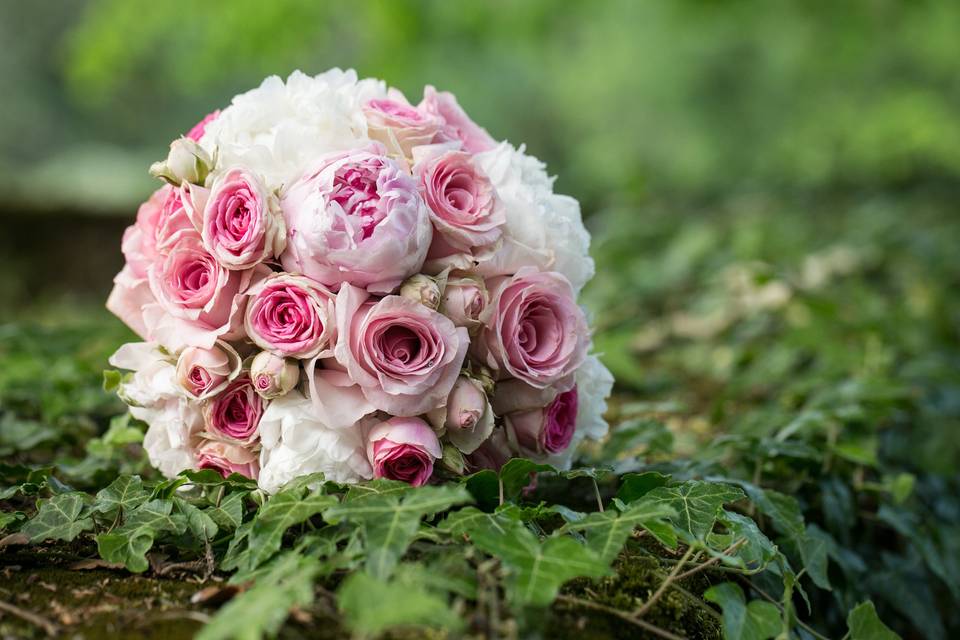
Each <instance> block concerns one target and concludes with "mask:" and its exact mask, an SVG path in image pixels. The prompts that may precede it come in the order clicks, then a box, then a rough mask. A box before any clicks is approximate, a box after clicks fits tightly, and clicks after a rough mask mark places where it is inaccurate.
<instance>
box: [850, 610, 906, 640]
mask: <svg viewBox="0 0 960 640" xmlns="http://www.w3.org/2000/svg"><path fill="white" fill-rule="evenodd" d="M847 628H848V629H849V630H850V640H900V636H898V635H897V634H896V633H894V632H893V631H891V630H890V628H889V627H888V626H887V625H885V624H883V622H882V621H881V620H880V617H879V616H877V610H876V608H875V607H874V606H873V603H872V602H870V601H869V600H867V601H866V602H861V603H860V604H858V605H857V606H856V607H854V608H853V609H851V611H850V613H849V614H847Z"/></svg>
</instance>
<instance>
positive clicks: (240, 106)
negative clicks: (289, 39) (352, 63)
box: [200, 69, 387, 189]
mask: <svg viewBox="0 0 960 640" xmlns="http://www.w3.org/2000/svg"><path fill="white" fill-rule="evenodd" d="M386 95H387V88H386V84H385V83H384V82H383V81H381V80H374V79H369V78H368V79H364V80H358V79H357V73H356V72H355V71H353V70H352V69H350V70H347V71H342V70H340V69H331V70H330V71H327V72H326V73H321V74H320V75H318V76H314V77H310V76H308V75H306V74H304V73H301V72H300V71H294V72H293V73H292V74H290V77H288V78H287V81H286V82H284V81H283V80H281V79H280V78H279V77H277V76H270V77H269V78H267V79H266V80H264V81H263V83H261V85H260V86H259V87H257V88H256V89H253V90H251V91H248V92H246V93H242V94H240V95H238V96H236V97H234V99H233V101H232V103H231V104H230V106H229V107H227V108H226V109H224V110H223V111H222V112H221V113H220V115H219V116H218V117H217V118H216V119H215V120H213V121H211V122H209V123H208V124H207V125H206V129H205V131H204V134H203V137H202V138H201V139H200V144H201V146H203V147H204V148H205V149H206V150H207V151H208V152H209V153H210V155H211V156H213V157H214V158H216V161H217V166H221V167H229V166H244V167H245V168H246V169H247V170H249V171H252V172H254V173H258V174H260V175H262V176H264V178H265V179H266V181H267V184H268V186H269V188H271V189H280V188H281V187H283V186H284V185H287V184H289V183H290V182H292V181H293V180H294V179H296V178H297V177H299V176H300V174H302V173H303V171H304V170H305V169H306V167H307V166H308V165H309V164H310V163H311V162H313V161H314V160H316V158H317V157H319V156H321V155H323V154H326V153H330V152H332V151H342V150H345V149H355V148H358V147H361V146H364V145H365V144H367V143H368V142H369V138H368V137H367V119H366V116H364V114H363V110H362V107H363V105H364V104H366V103H367V102H368V101H369V100H371V99H374V98H383V97H385V96H386Z"/></svg>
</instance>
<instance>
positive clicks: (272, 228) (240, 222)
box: [201, 169, 286, 269]
mask: <svg viewBox="0 0 960 640" xmlns="http://www.w3.org/2000/svg"><path fill="white" fill-rule="evenodd" d="M201 229H202V237H203V246H204V247H205V248H206V249H207V251H208V252H210V254H211V255H212V256H213V257H215V258H216V259H217V261H218V262H219V263H220V264H221V265H223V266H224V267H226V268H227V269H249V268H250V267H253V266H255V265H257V264H259V263H261V262H263V261H264V260H269V259H272V258H274V257H275V256H278V255H280V253H282V252H283V248H284V246H286V229H285V228H284V224H283V217H282V216H281V215H280V213H279V211H278V209H277V203H276V199H275V197H274V195H273V194H271V193H270V192H269V191H267V188H266V186H264V184H263V181H261V180H260V178H258V177H257V176H255V175H253V174H252V173H250V172H249V171H246V170H244V169H230V170H228V171H225V172H224V173H221V174H219V175H218V176H217V177H216V178H215V179H214V181H213V185H212V186H211V188H210V194H209V197H208V199H207V202H206V206H205V208H204V210H203V220H202V221H201Z"/></svg>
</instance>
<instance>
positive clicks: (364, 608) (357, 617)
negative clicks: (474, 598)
mask: <svg viewBox="0 0 960 640" xmlns="http://www.w3.org/2000/svg"><path fill="white" fill-rule="evenodd" d="M337 603H338V604H339V605H340V610H341V611H342V612H343V614H344V616H345V617H346V620H347V624H348V626H349V627H350V629H351V630H352V631H353V632H354V633H357V634H362V635H370V636H375V635H378V634H380V633H381V632H383V631H385V630H387V629H390V628H392V627H400V626H403V627H411V626H414V627H440V628H444V629H448V630H451V631H457V630H459V629H461V628H462V627H463V620H462V619H461V618H460V616H459V615H457V613H456V612H455V611H454V610H453V609H451V608H450V605H449V604H448V603H447V599H446V598H444V597H441V596H439V595H436V594H434V593H431V592H429V591H427V590H426V589H424V588H423V585H422V584H421V583H417V582H408V581H404V580H393V581H390V582H385V581H383V580H378V579H376V578H374V577H373V576H370V575H368V574H367V573H364V572H362V571H359V572H356V573H353V574H351V575H350V576H348V577H347V579H346V580H344V581H343V584H341V585H340V588H339V589H338V590H337Z"/></svg>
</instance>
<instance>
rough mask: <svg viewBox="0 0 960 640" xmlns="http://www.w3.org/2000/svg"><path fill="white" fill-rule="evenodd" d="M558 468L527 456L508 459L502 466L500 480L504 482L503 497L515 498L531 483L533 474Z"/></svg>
mask: <svg viewBox="0 0 960 640" xmlns="http://www.w3.org/2000/svg"><path fill="white" fill-rule="evenodd" d="M556 471H557V470H556V468H555V467H552V466H550V465H549V464H540V463H539V462H534V461H532V460H527V459H525V458H513V459H511V460H508V461H507V463H506V464H504V465H503V466H502V467H501V468H500V482H502V483H503V499H504V500H515V499H516V498H517V496H519V495H520V492H521V491H523V489H524V488H525V487H526V486H527V485H529V484H530V480H531V475H532V474H535V473H545V472H553V473H556Z"/></svg>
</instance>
